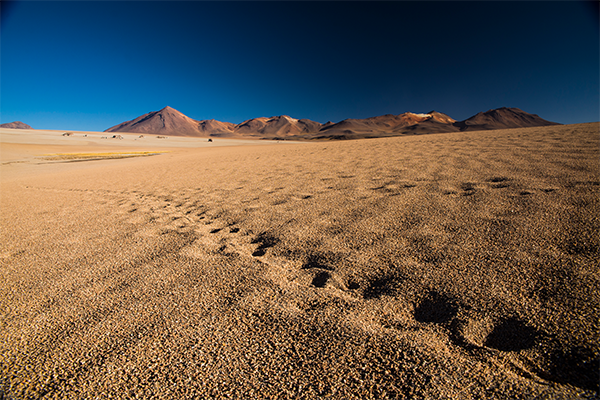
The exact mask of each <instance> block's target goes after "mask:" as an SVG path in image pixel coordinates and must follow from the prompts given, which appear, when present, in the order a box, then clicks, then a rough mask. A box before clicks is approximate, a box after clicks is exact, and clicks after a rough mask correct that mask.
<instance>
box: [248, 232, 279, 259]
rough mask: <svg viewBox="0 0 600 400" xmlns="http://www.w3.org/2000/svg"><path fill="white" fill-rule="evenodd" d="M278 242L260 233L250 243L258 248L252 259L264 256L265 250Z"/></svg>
mask: <svg viewBox="0 0 600 400" xmlns="http://www.w3.org/2000/svg"><path fill="white" fill-rule="evenodd" d="M278 242H279V240H278V239H277V238H275V237H274V236H271V235H269V234H268V233H261V234H259V235H258V236H256V237H255V238H254V239H253V240H252V242H251V243H253V244H258V247H257V248H256V249H255V250H254V252H253V253H252V255H253V256H254V257H261V256H264V255H265V253H266V251H267V249H269V248H271V247H273V246H275V245H276V244H277V243H278Z"/></svg>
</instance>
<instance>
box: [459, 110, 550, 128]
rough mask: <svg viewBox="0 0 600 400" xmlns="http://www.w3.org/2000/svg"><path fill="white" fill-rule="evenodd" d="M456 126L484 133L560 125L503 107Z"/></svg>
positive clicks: (481, 113)
mask: <svg viewBox="0 0 600 400" xmlns="http://www.w3.org/2000/svg"><path fill="white" fill-rule="evenodd" d="M454 125H455V126H456V127H458V128H459V129H460V130H461V131H482V130H490V129H510V128H526V127H531V126H548V125H560V124H558V123H556V122H550V121H546V120H545V119H542V118H540V117H539V116H537V115H536V114H529V113H527V112H525V111H523V110H520V109H518V108H508V107H502V108H497V109H495V110H489V111H486V112H480V113H478V114H476V115H474V116H472V117H471V118H468V119H466V120H464V121H460V122H456V123H455V124H454Z"/></svg>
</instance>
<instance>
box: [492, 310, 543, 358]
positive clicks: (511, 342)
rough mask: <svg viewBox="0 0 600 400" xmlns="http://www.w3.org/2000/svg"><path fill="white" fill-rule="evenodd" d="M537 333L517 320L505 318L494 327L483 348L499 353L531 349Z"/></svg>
mask: <svg viewBox="0 0 600 400" xmlns="http://www.w3.org/2000/svg"><path fill="white" fill-rule="evenodd" d="M538 336H539V332H538V331H537V330H536V329H535V328H533V327H531V326H528V325H527V324H525V322H523V321H521V320H519V319H517V318H512V317H511V318H506V319H504V320H502V321H501V322H500V323H499V324H497V325H496V326H494V328H493V329H492V331H491V332H490V333H489V334H488V335H487V337H486V338H485V341H484V343H483V344H484V346H486V347H491V348H492V349H496V350H500V351H519V350H525V349H529V348H531V347H533V345H534V344H535V342H536V338H537V337H538Z"/></svg>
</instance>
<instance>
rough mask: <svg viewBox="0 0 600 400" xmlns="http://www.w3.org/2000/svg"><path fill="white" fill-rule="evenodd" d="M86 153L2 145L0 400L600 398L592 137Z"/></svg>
mask: <svg viewBox="0 0 600 400" xmlns="http://www.w3.org/2000/svg"><path fill="white" fill-rule="evenodd" d="M100 135H101V134H100V133H98V134H94V135H92V134H91V133H90V134H88V136H87V137H83V133H75V134H74V135H73V136H71V137H63V136H61V134H60V132H48V131H47V132H40V131H23V132H17V130H1V131H0V138H1V140H0V142H1V148H0V155H1V158H2V164H1V165H0V174H1V175H0V184H1V187H0V189H1V198H0V207H1V209H0V228H1V231H0V398H8V399H12V398H15V399H30V398H31V399H34V398H57V399H67V398H68V399H94V398H99V399H100V398H101V399H105V398H115V399H122V398H138V397H139V398H158V399H178V398H207V397H215V398H228V397H229V398H240V399H241V398H248V399H250V398H282V399H285V398H294V399H295V398H298V399H313V398H336V399H370V398H372V399H384V398H392V399H396V398H399V399H402V398H410V399H421V398H422V399H507V398H515V399H518V398H521V399H532V398H539V399H576V398H583V399H586V398H595V396H596V395H597V393H598V392H597V391H598V381H599V376H598V374H599V370H598V369H599V363H598V360H599V357H600V348H599V344H598V343H600V323H599V316H600V294H599V291H598V288H599V287H600V275H599V271H598V269H599V265H600V250H599V244H600V238H599V233H600V217H599V216H600V135H599V124H598V123H592V124H579V125H564V126H548V127H539V128H524V129H510V130H496V131H483V132H453V133H446V134H434V135H422V136H405V137H394V138H383V139H364V140H352V141H321V142H304V143H284V142H280V143H276V142H274V141H257V140H255V141H235V140H226V139H217V140H215V141H214V142H213V143H207V141H206V139H193V138H168V139H157V138H156V137H151V136H146V137H145V138H139V137H138V135H127V134H123V136H124V139H123V140H116V139H100ZM224 144H227V146H224ZM133 151H138V152H140V151H151V152H154V151H165V152H164V153H160V154H157V155H151V156H140V157H134V158H108V157H107V159H101V158H103V156H98V158H100V159H94V160H86V161H82V160H81V159H78V156H72V157H71V158H69V157H66V156H63V157H56V156H48V155H47V154H58V153H87V154H89V153H106V152H113V153H120V154H123V153H124V152H133ZM73 158H75V159H73ZM73 161H81V162H73Z"/></svg>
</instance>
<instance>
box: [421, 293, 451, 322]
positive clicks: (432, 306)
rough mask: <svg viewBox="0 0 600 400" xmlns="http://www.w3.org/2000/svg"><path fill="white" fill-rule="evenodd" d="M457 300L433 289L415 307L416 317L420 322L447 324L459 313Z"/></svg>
mask: <svg viewBox="0 0 600 400" xmlns="http://www.w3.org/2000/svg"><path fill="white" fill-rule="evenodd" d="M458 310H459V306H458V304H457V302H456V301H455V300H454V299H452V298H450V297H448V296H446V295H443V294H440V293H438V292H436V291H431V292H429V293H428V294H427V296H426V297H425V298H424V299H423V300H422V301H421V303H420V304H419V305H418V306H417V308H416V309H415V313H414V316H415V319H416V320H417V321H419V322H425V323H435V324H445V323H447V322H450V321H451V320H452V319H453V318H454V317H455V316H456V315H457V313H458Z"/></svg>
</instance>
